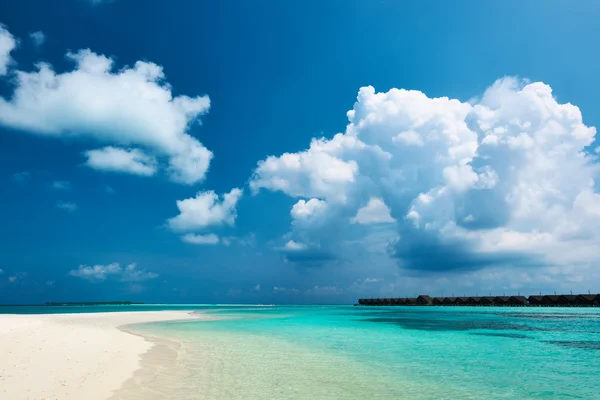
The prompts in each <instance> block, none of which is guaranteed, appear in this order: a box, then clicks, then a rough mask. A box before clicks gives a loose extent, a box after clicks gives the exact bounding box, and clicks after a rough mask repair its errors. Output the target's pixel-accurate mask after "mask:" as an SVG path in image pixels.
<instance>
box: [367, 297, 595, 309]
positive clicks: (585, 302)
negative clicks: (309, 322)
mask: <svg viewBox="0 0 600 400" xmlns="http://www.w3.org/2000/svg"><path fill="white" fill-rule="evenodd" d="M358 305H361V306H469V307H473V306H487V307H532V306H533V307H600V294H568V295H567V294H563V295H540V296H529V297H525V296H470V297H466V296H463V297H430V296H428V295H421V296H418V297H393V298H375V299H359V300H358Z"/></svg>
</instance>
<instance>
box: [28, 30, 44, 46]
mask: <svg viewBox="0 0 600 400" xmlns="http://www.w3.org/2000/svg"><path fill="white" fill-rule="evenodd" d="M29 39H31V42H32V43H33V45H34V46H35V47H40V46H42V45H43V44H44V43H46V35H45V34H44V32H42V31H36V32H32V33H30V34H29Z"/></svg>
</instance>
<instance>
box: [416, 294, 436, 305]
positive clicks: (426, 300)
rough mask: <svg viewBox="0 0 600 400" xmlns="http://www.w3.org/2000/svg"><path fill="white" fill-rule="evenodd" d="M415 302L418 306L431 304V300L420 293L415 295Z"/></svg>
mask: <svg viewBox="0 0 600 400" xmlns="http://www.w3.org/2000/svg"><path fill="white" fill-rule="evenodd" d="M417 304H418V305H420V306H430V305H432V304H433V300H431V297H429V296H427V295H421V296H419V297H417Z"/></svg>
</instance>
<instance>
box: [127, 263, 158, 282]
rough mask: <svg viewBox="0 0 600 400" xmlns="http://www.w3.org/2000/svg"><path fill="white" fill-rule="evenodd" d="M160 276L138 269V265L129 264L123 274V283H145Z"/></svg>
mask: <svg viewBox="0 0 600 400" xmlns="http://www.w3.org/2000/svg"><path fill="white" fill-rule="evenodd" d="M158 276H159V275H158V274H157V273H154V272H148V271H144V270H140V269H137V264H135V263H133V264H129V265H128V266H126V267H125V269H124V270H123V272H122V273H121V279H120V280H121V281H122V282H143V281H147V280H150V279H155V278H158Z"/></svg>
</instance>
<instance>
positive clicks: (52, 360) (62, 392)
mask: <svg viewBox="0 0 600 400" xmlns="http://www.w3.org/2000/svg"><path fill="white" fill-rule="evenodd" d="M207 319H210V317H208V316H206V315H204V314H202V313H194V312H193V311H131V312H130V311H125V312H106V313H80V314H0V397H2V398H7V399H11V400H34V399H35V400H39V399H47V400H58V399H60V400H80V399H86V400H108V399H110V398H113V396H114V394H115V393H116V392H117V391H118V390H119V389H121V387H123V385H124V384H125V383H126V382H127V381H129V380H130V379H132V377H133V376H134V375H135V373H136V371H138V370H139V369H140V368H141V359H142V355H143V354H145V353H147V352H149V351H150V350H152V349H153V348H154V347H156V346H157V342H156V341H153V340H150V339H149V338H146V337H144V336H141V335H138V334H136V333H134V332H131V331H129V329H127V327H129V326H133V325H137V324H145V323H152V322H168V321H186V320H190V321H191V320H207Z"/></svg>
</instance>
